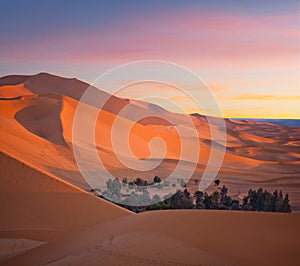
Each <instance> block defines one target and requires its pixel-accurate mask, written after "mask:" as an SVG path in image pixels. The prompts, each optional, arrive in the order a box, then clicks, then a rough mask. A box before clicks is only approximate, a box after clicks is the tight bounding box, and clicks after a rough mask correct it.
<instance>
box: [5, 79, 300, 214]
mask: <svg viewBox="0 0 300 266" xmlns="http://www.w3.org/2000/svg"><path fill="white" fill-rule="evenodd" d="M0 84H1V86H0V94H1V93H2V94H1V95H2V96H7V97H8V96H9V97H10V96H21V98H18V99H13V100H2V101H0V120H1V124H0V127H1V131H0V140H1V146H0V148H1V150H3V151H7V152H9V153H10V154H12V155H14V156H15V157H16V158H18V159H21V160H25V161H26V163H28V164H29V165H32V166H34V167H36V168H38V169H41V170H43V171H46V172H49V173H51V174H53V175H55V176H58V177H59V178H62V179H64V180H66V181H68V182H71V183H72V184H74V185H76V186H79V187H80V188H82V189H85V190H88V189H89V185H88V184H87V183H86V181H85V180H84V179H83V178H82V177H81V175H80V173H79V171H78V167H77V165H76V162H75V158H74V155H73V151H72V141H71V140H72V126H73V122H72V121H73V117H74V112H75V110H76V107H77V105H78V99H79V98H80V97H81V95H82V94H83V92H84V91H85V89H86V88H87V87H88V84H87V83H84V82H81V81H79V80H77V79H65V78H62V77H58V76H53V75H49V74H47V73H40V74H38V75H34V76H20V77H18V76H11V77H4V78H0ZM29 91H30V93H32V95H28V94H29ZM8 92H9V94H8ZM21 94H22V95H23V94H24V95H25V96H22V95H21ZM98 95H99V96H101V95H107V94H106V93H104V92H101V91H98ZM90 104H91V105H90ZM90 104H86V105H85V107H84V108H85V112H86V114H87V116H86V117H87V118H86V119H87V121H86V122H88V118H89V115H93V114H95V113H97V109H96V108H94V107H93V105H92V104H93V103H90ZM128 104H129V106H131V108H132V109H130V110H129V112H128V113H126V116H125V117H118V120H119V122H120V123H121V125H123V126H122V127H124V128H125V127H128V125H129V124H130V123H131V121H132V120H134V118H135V114H136V113H145V114H148V115H149V116H150V117H149V118H147V119H143V120H141V121H140V122H139V123H136V124H135V126H134V127H133V129H132V131H131V133H130V146H131V149H132V152H133V154H134V155H135V156H137V157H138V158H147V157H148V156H149V155H150V147H149V143H150V142H149V141H150V140H151V139H152V138H153V137H160V138H162V139H163V140H164V141H165V144H166V147H167V153H166V160H164V161H163V162H162V164H161V165H160V166H159V167H157V168H156V169H155V170H153V171H144V172H143V171H132V170H130V169H128V168H127V167H125V166H124V165H123V164H122V163H120V162H119V160H118V158H117V157H116V154H115V152H114V151H113V148H112V142H111V138H110V134H111V127H112V124H113V122H114V121H115V120H116V118H117V116H116V113H118V111H119V110H120V109H121V108H122V107H124V106H126V105H128ZM88 114H89V115H88ZM158 114H162V115H163V117H166V120H167V119H168V118H172V119H173V120H174V117H175V118H176V119H175V121H176V122H178V125H181V124H184V122H183V120H184V117H185V116H184V115H179V114H173V113H170V112H168V111H166V110H164V109H162V108H160V107H155V106H154V105H153V104H148V103H144V102H140V101H132V100H126V99H119V98H117V97H112V98H111V99H110V101H109V103H108V104H107V105H106V106H105V108H104V109H103V110H102V111H101V121H100V120H99V119H98V120H99V121H98V124H97V127H96V143H97V145H98V152H99V155H100V157H101V159H102V160H103V162H104V164H105V165H106V167H107V168H108V169H109V170H110V172H111V173H112V175H114V176H118V177H121V178H122V177H123V176H127V177H132V178H136V177H143V178H145V179H152V178H153V176H154V175H159V176H161V177H162V178H164V177H166V176H168V175H169V174H170V172H172V171H173V170H174V169H175V167H176V165H177V160H178V158H179V157H180V145H178V142H179V137H178V134H177V132H176V130H175V128H174V126H173V125H172V124H169V123H167V122H166V121H163V120H161V119H160V118H157V117H155V116H156V115H158ZM191 118H192V120H193V122H194V124H195V126H196V128H197V130H198V134H199V140H200V157H199V161H198V166H197V170H196V172H195V173H194V175H193V178H192V179H193V180H194V179H199V178H201V176H202V173H203V170H204V166H205V164H206V163H207V161H208V158H209V156H210V153H211V142H210V137H211V136H210V129H209V126H208V123H207V120H206V119H205V117H203V116H201V115H198V114H193V115H192V116H191ZM216 123H217V121H216ZM226 125H227V139H228V143H227V144H226V154H225V160H224V162H223V165H222V168H221V171H220V173H219V176H218V178H220V179H221V180H222V182H224V183H225V184H227V185H230V187H229V189H230V191H232V193H233V194H237V193H246V192H247V190H248V189H249V187H250V186H253V185H255V183H253V182H256V181H260V182H263V184H264V186H266V187H267V188H270V189H282V187H279V186H277V183H268V180H273V179H274V178H280V179H282V182H281V183H282V184H283V183H284V184H285V185H284V190H285V191H286V192H288V193H290V198H291V201H292V204H293V207H294V209H295V208H296V209H300V205H299V203H300V194H299V193H296V191H297V189H294V187H293V186H295V185H296V184H293V185H290V184H288V182H285V181H284V180H285V178H287V180H289V178H295V177H296V176H297V175H299V172H300V169H299V165H298V164H297V161H299V158H300V153H299V147H298V146H297V145H295V144H297V143H298V142H299V139H300V132H298V130H297V129H295V128H289V127H284V126H278V125H272V124H269V123H255V122H250V121H231V120H227V121H226ZM119 128H121V127H119ZM186 139H188V135H187V136H186ZM83 144H84V145H86V146H89V145H90V143H87V142H84V143H83ZM187 145H190V146H191V147H193V143H192V142H191V143H190V144H188V142H187ZM219 145H220V146H222V145H224V144H223V143H221V142H220V143H219ZM16 147H18V148H16ZM157 147H158V154H159V153H160V152H159V151H160V150H161V148H159V146H157ZM121 155H122V154H121ZM154 158H155V154H154ZM186 159H187V160H188V158H186ZM287 163H289V164H287ZM291 164H293V165H294V166H295V167H291ZM88 167H89V168H90V169H91V170H92V169H94V166H93V165H89V166H88ZM186 170H187V171H188V168H187V169H186ZM257 184H258V185H260V184H262V183H257ZM190 186H191V189H196V187H195V188H194V187H193V184H190Z"/></svg>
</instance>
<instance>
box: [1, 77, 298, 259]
mask: <svg viewBox="0 0 300 266" xmlns="http://www.w3.org/2000/svg"><path fill="white" fill-rule="evenodd" d="M88 86H89V85H88V84H87V83H84V82H81V81H79V80H77V79H66V78H62V77H58V76H53V75H50V74H47V73H40V74H37V75H33V76H7V77H3V78H0V129H1V130H0V152H1V154H0V165H1V172H0V184H1V185H0V197H1V201H0V212H1V221H0V238H1V241H0V246H1V253H0V261H2V263H3V265H44V264H53V265H66V264H69V263H71V264H72V265H73V264H75V265H79V264H83V263H85V262H87V264H88V265H99V263H100V262H101V263H102V265H119V264H124V265H141V264H143V265H158V264H160V265H193V264H196V265H199V264H203V265H283V264H286V263H287V262H288V263H287V264H289V265H298V264H299V261H300V256H299V254H298V253H299V252H297V247H298V246H299V244H300V243H299V239H300V237H299V234H300V230H299V222H300V216H299V214H266V213H248V212H247V213H246V212H243V213H241V212H223V211H195V210H192V211H161V212H158V211H157V212H148V213H143V214H133V213H131V212H129V211H127V210H124V209H122V208H121V207H118V206H116V205H113V204H111V203H109V202H107V201H105V200H103V199H100V198H98V197H96V196H95V195H93V194H92V193H90V192H89V191H90V186H89V184H87V182H86V181H85V180H84V178H83V177H82V176H81V174H80V172H79V169H78V167H77V164H76V161H75V158H74V154H73V144H72V127H73V117H74V113H75V110H76V107H77V106H78V101H79V99H80V97H81V96H82V94H83V93H84V91H85V90H86V88H87V87H88ZM98 94H99V97H101V95H107V94H106V93H105V92H102V91H99V92H98ZM124 106H129V107H130V112H128V113H127V114H126V115H124V116H121V117H120V116H118V112H119V111H120V110H121V109H122V108H123V107H124ZM83 108H84V111H85V113H86V115H87V119H88V117H89V116H91V115H94V114H96V113H97V112H98V110H97V108H96V107H95V106H94V105H93V104H91V103H85V104H83ZM135 113H142V114H145V115H149V116H150V117H149V118H146V119H143V120H141V121H139V122H138V123H136V124H135V125H134V127H133V129H132V131H131V132H130V143H131V144H132V145H131V148H132V152H133V154H134V155H135V156H136V157H138V158H147V157H148V156H149V155H150V149H149V141H150V140H151V139H152V138H153V137H160V138H162V139H163V140H164V141H165V144H166V147H167V152H166V155H165V159H164V160H163V161H162V163H161V164H160V165H159V167H157V168H156V169H155V170H152V171H132V170H130V169H128V168H127V167H126V166H124V165H123V164H122V163H120V162H119V161H118V159H117V157H116V154H115V153H114V149H113V145H112V143H111V139H110V134H111V128H112V124H113V122H114V121H115V120H116V119H119V121H120V123H121V124H123V125H124V127H125V128H126V127H127V126H128V125H130V124H131V123H132V121H134V114H135ZM157 115H161V116H163V117H165V118H166V120H168V119H173V120H175V121H176V124H177V125H182V126H184V124H185V122H184V120H185V119H186V116H187V115H182V114H175V113H171V112H169V111H167V110H164V109H162V108H153V106H152V105H150V106H149V104H146V103H140V102H135V101H132V100H128V99H120V98H117V97H111V98H110V100H109V102H108V103H107V104H106V105H105V106H104V108H103V110H102V111H101V119H98V120H97V124H96V131H95V136H96V138H95V142H96V144H97V152H98V154H99V156H100V157H101V159H102V160H103V163H104V164H105V166H106V167H107V169H109V171H110V172H111V173H112V175H114V176H116V177H119V178H123V177H128V178H132V179H133V178H136V177H142V178H144V179H149V180H150V179H152V178H153V176H155V175H159V176H161V177H162V178H165V177H166V176H167V175H168V174H169V173H170V172H172V171H173V170H174V168H175V167H176V165H177V162H178V159H179V158H180V145H179V136H178V134H177V132H176V130H174V126H172V124H169V123H167V122H165V121H163V120H162V119H156V118H155V116H157ZM190 117H191V119H192V121H193V123H194V124H195V126H196V128H197V130H198V133H199V141H200V151H201V152H200V156H199V159H198V163H197V168H196V171H195V173H194V175H193V177H192V180H191V182H190V183H189V184H188V188H189V190H190V191H193V190H196V189H197V186H196V185H195V182H194V180H195V179H198V180H199V179H201V175H202V173H203V170H204V167H205V164H206V162H207V160H208V158H209V155H210V153H211V141H210V130H209V127H208V124H207V121H206V119H205V118H204V117H203V116H201V115H196V114H194V115H191V116H190ZM87 123H89V121H87ZM226 126H227V143H226V153H225V159H224V162H223V165H222V167H221V170H220V172H219V174H218V178H219V179H220V180H221V182H222V183H223V184H225V185H226V186H228V188H229V190H230V192H231V193H232V196H233V197H236V198H241V197H242V196H243V195H244V194H245V193H247V191H248V190H249V188H254V189H257V188H259V187H263V188H265V189H267V190H270V191H274V190H275V189H278V190H283V191H284V192H286V193H289V195H290V200H291V206H292V209H293V210H294V211H297V210H300V190H299V188H300V182H299V173H300V149H299V141H300V129H299V128H293V127H286V126H281V125H275V124H270V123H262V122H260V123H258V122H256V123H255V122H250V121H233V120H229V119H227V120H226ZM83 136H84V135H83ZM184 138H186V139H187V142H186V143H187V145H191V148H192V145H193V143H192V142H189V135H188V134H186V135H185V136H184ZM218 144H219V145H225V144H224V143H222V142H220V143H218ZM79 145H82V147H88V145H90V143H88V142H87V141H86V139H85V138H84V137H83V138H82V141H81V142H80V143H79ZM119 155H120V156H122V154H119ZM188 160H189V158H187V161H188ZM87 164H88V162H87ZM88 167H89V169H90V171H91V172H93V170H94V171H95V177H98V176H101V172H97V168H95V165H93V164H90V165H88ZM185 167H186V168H187V170H188V168H189V167H190V166H189V164H188V162H187V164H186V166H185ZM213 189H215V188H214V187H210V188H209V190H213Z"/></svg>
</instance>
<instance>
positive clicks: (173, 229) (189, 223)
mask: <svg viewBox="0 0 300 266" xmlns="http://www.w3.org/2000/svg"><path fill="white" fill-rule="evenodd" d="M240 214H241V213H240V212H228V211H193V210H192V211H187V210H180V211H155V212H147V213H142V214H138V215H132V216H128V217H124V218H120V219H117V220H114V221H113V222H111V223H108V224H105V225H99V226H98V225H97V226H95V227H91V228H89V229H86V230H84V231H82V232H78V233H74V234H72V235H71V236H67V237H65V238H62V239H59V240H57V241H54V242H51V243H48V244H45V245H41V246H39V247H36V248H33V249H32V250H29V251H28V252H25V253H24V254H22V255H20V256H17V257H15V258H13V259H12V260H11V261H9V262H8V263H7V264H6V265H18V264H19V263H22V265H44V264H48V263H50V262H52V263H55V265H66V264H71V265H82V264H86V265H99V264H101V265H298V263H299V260H300V254H299V252H298V247H299V244H300V230H299V223H300V215H299V214H294V215H293V214H292V215H288V214H266V213H255V212H245V213H243V215H240Z"/></svg>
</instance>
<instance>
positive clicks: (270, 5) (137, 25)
mask: <svg viewBox="0 0 300 266" xmlns="http://www.w3.org/2000/svg"><path fill="white" fill-rule="evenodd" d="M299 5H300V2H299V1H298V0H297V1H294V0H293V1H291V0H287V1H278V0H272V1H266V0H254V1H237V0H226V1H224V0H221V1H214V0H210V1H189V0H187V1H176V0H173V1H161V0H160V1H156V0H152V1H130V0H129V1H68V0H65V1H57V0H52V1H48V0H45V1H32V0H28V1H14V0H1V1H0V6H1V16H0V36H1V38H0V76H4V75H9V74H36V73H39V72H49V73H52V74H56V75H60V76H65V77H76V78H78V79H81V80H84V81H87V82H89V83H92V82H93V81H94V80H95V79H97V77H99V75H101V74H102V73H104V72H105V71H107V70H109V69H111V68H113V67H116V66H119V65H121V64H126V63H129V62H132V61H137V60H163V61H170V62H173V63H176V64H179V65H182V66H184V67H186V68H188V69H190V70H191V71H193V72H194V73H196V74H197V75H198V76H199V77H201V79H202V80H203V81H204V82H205V83H206V84H207V85H208V86H209V88H210V89H211V90H212V91H213V93H214V95H215V97H216V99H217V101H218V103H219V105H220V106H221V108H222V112H223V115H224V116H225V117H238V118H241V117H245V118H250V117H252V118H300V108H299V102H300V55H299V53H300V50H299V47H300V32H299V28H300V15H299V12H300V7H299ZM194 85H195V87H192V86H191V88H190V89H193V90H199V88H197V87H196V84H194ZM154 90H156V91H159V92H161V94H162V95H164V96H165V95H169V97H173V98H172V99H173V100H174V101H176V102H177V103H178V104H179V105H183V106H184V107H185V108H184V109H185V110H187V112H190V113H194V112H199V110H197V109H195V108H192V107H189V103H188V102H187V101H186V99H185V98H184V97H182V98H180V97H179V96H178V95H176V93H170V88H167V86H160V85H157V84H153V87H151V86H149V84H147V86H143V85H139V86H133V87H132V88H131V90H130V95H122V96H124V97H132V98H135V96H136V95H139V96H140V95H141V91H142V92H143V93H145V94H147V95H149V94H150V96H151V92H153V91H154ZM139 96H137V97H139ZM162 105H163V104H162ZM164 107H166V108H169V109H172V108H171V107H168V105H167V104H166V106H164Z"/></svg>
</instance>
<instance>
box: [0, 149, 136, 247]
mask: <svg viewBox="0 0 300 266" xmlns="http://www.w3.org/2000/svg"><path fill="white" fill-rule="evenodd" d="M0 168H1V172H0V197H1V199H0V213H1V219H0V237H2V238H3V237H4V238H6V237H13V238H28V239H34V240H42V241H45V240H53V239H56V238H57V237H60V236H62V235H64V234H66V233H67V232H72V231H74V230H78V229H81V228H85V227H87V226H91V225H94V224H101V223H104V222H108V221H111V220H113V219H116V218H118V217H122V216H126V215H129V214H130V212H128V211H127V210H125V209H122V208H120V207H118V206H114V205H112V204H111V203H109V202H107V201H105V200H102V199H100V198H97V197H94V196H93V195H90V194H88V193H86V192H84V191H82V190H80V189H79V188H77V187H75V186H73V185H71V184H69V183H67V182H65V181H62V180H60V179H58V178H56V177H55V176H52V175H49V174H46V173H42V172H41V171H39V170H37V169H34V168H32V167H30V166H28V165H26V164H25V163H22V162H20V161H18V160H16V159H14V158H12V157H10V156H8V155H6V154H4V153H0Z"/></svg>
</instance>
